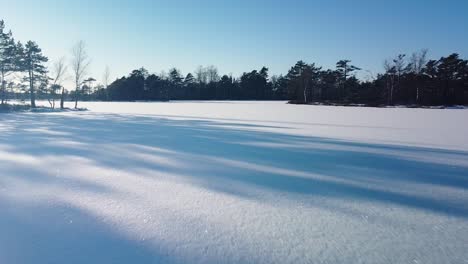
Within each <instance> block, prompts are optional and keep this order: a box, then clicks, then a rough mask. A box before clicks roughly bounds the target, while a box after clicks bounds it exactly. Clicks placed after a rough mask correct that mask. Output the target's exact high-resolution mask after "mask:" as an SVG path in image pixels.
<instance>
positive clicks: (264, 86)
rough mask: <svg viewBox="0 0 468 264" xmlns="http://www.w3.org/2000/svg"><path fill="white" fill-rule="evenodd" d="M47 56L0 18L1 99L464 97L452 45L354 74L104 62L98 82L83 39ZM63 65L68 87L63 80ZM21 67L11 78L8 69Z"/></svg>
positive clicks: (389, 101)
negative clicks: (114, 71)
mask: <svg viewBox="0 0 468 264" xmlns="http://www.w3.org/2000/svg"><path fill="white" fill-rule="evenodd" d="M47 60H48V59H47V57H45V56H44V55H43V54H42V51H41V49H40V48H39V47H38V45H37V44H36V43H35V42H33V41H28V42H27V43H26V44H25V45H23V44H21V42H15V41H14V39H13V37H12V33H11V31H8V32H7V31H6V30H5V26H4V22H3V21H1V22H0V74H1V76H0V77H1V79H0V80H1V82H2V83H1V84H2V86H1V100H2V104H3V103H4V102H6V100H7V97H8V96H7V95H10V97H12V96H15V97H23V98H24V97H28V98H29V99H30V101H31V106H32V107H34V106H35V99H36V98H41V99H47V100H49V102H50V104H51V107H55V100H60V107H62V108H63V107H64V101H65V100H73V101H74V102H75V108H76V107H77V106H78V100H100V101H136V100H148V101H155V100H157V101H168V100H289V101H290V102H291V103H300V104H309V103H323V104H360V105H369V106H383V105H395V104H404V105H456V104H459V105H468V61H467V60H465V59H463V58H461V57H460V56H459V54H456V53H453V54H450V55H448V56H446V57H442V58H440V59H437V60H433V59H428V51H427V50H421V51H418V52H415V53H413V54H411V56H406V55H405V54H399V55H397V56H395V58H392V59H388V60H385V62H384V63H383V69H384V71H383V73H380V74H377V75H376V76H370V78H368V79H367V80H359V79H358V78H357V77H356V73H358V72H359V71H362V69H360V68H359V67H357V66H355V65H353V64H352V62H351V61H350V60H340V61H338V62H337V63H336V67H335V68H334V69H324V68H322V67H320V66H318V65H316V64H315V63H306V62H304V61H298V62H297V63H296V64H295V65H293V66H292V67H291V68H290V70H289V71H288V72H287V73H286V74H285V75H273V76H270V75H269V70H268V68H267V67H262V68H261V69H258V70H252V71H249V72H245V73H243V74H242V75H241V76H240V77H233V76H232V75H221V74H220V73H219V72H218V69H217V68H216V67H215V66H207V67H202V66H199V67H198V68H197V69H196V70H195V71H194V72H193V73H188V74H186V75H183V74H182V73H181V71H180V70H178V69H177V68H172V69H170V70H169V71H168V72H167V73H164V72H163V73H160V74H155V73H149V71H148V70H146V69H145V68H140V69H136V70H133V71H132V72H131V73H130V74H129V75H127V76H123V77H121V78H118V79H116V80H115V81H113V82H111V83H110V80H109V76H110V71H109V68H108V67H106V69H105V71H104V74H103V78H102V83H101V84H95V83H96V79H94V78H91V77H90V76H89V75H88V66H89V63H90V58H89V56H88V55H87V53H86V47H85V44H84V42H82V41H80V42H78V43H77V44H76V45H75V46H74V48H73V50H72V52H71V62H70V63H69V64H67V63H66V61H65V59H64V58H62V59H60V60H58V61H57V62H55V63H54V64H53V65H52V67H51V69H50V71H49V70H48V69H47V68H46V67H45V63H46V62H47ZM68 67H70V68H71V71H72V74H71V75H72V79H73V84H74V87H73V89H71V90H70V91H67V89H65V87H64V85H63V83H64V81H65V79H66V76H67V72H68ZM18 73H19V74H20V76H21V77H20V78H16V79H19V81H18V82H17V83H15V82H13V81H7V80H12V79H15V78H8V76H9V75H15V74H18Z"/></svg>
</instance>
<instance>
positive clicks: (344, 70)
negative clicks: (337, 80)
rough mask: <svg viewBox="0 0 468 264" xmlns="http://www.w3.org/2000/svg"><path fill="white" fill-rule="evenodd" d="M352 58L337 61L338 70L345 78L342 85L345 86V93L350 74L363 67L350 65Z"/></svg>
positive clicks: (344, 92)
mask: <svg viewBox="0 0 468 264" xmlns="http://www.w3.org/2000/svg"><path fill="white" fill-rule="evenodd" d="M350 62H351V61H350V60H340V61H338V62H337V63H336V70H337V72H338V73H339V74H340V75H341V78H342V79H343V83H342V87H343V91H342V92H343V94H346V81H347V80H348V76H350V75H351V73H352V72H354V71H360V70H361V69H360V68H358V67H356V66H354V65H350Z"/></svg>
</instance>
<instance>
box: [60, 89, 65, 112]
mask: <svg viewBox="0 0 468 264" xmlns="http://www.w3.org/2000/svg"><path fill="white" fill-rule="evenodd" d="M64 101H65V88H64V87H62V95H61V96H60V109H63V108H64Z"/></svg>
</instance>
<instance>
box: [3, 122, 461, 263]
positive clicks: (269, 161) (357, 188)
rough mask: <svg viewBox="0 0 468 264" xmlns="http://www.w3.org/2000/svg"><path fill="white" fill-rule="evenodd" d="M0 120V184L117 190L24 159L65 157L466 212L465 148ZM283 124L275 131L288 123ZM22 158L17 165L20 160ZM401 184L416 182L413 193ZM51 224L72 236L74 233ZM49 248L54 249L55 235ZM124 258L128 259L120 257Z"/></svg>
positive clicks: (226, 129) (254, 190)
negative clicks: (451, 194)
mask: <svg viewBox="0 0 468 264" xmlns="http://www.w3.org/2000/svg"><path fill="white" fill-rule="evenodd" d="M0 122H1V124H2V125H3V126H4V129H3V130H2V131H1V137H0V150H2V149H3V151H4V152H5V151H6V152H7V154H10V155H17V157H18V158H17V159H16V160H8V159H7V158H6V156H5V155H0V165H2V166H3V167H2V168H3V170H2V171H1V172H0V174H4V175H6V176H8V177H4V178H3V179H2V178H1V177H0V189H1V188H2V184H3V185H6V181H7V180H8V179H11V177H16V178H18V179H21V180H22V181H29V182H34V183H40V184H52V183H53V184H62V185H63V188H66V186H70V185H73V186H75V187H76V188H77V189H78V190H82V191H86V192H95V193H100V192H113V191H114V190H112V189H109V188H108V187H107V186H103V185H100V184H99V183H97V182H94V183H93V182H89V181H85V180H83V182H81V181H78V180H76V179H73V180H72V179H65V180H61V181H58V183H57V179H56V178H54V176H53V173H49V174H47V173H42V174H41V173H40V171H39V172H38V171H36V170H38V168H39V167H40V166H35V165H34V164H33V163H28V162H29V160H28V159H30V158H31V159H33V160H34V158H38V159H39V160H40V159H41V158H48V159H52V160H56V161H57V163H60V160H61V159H62V158H64V157H68V158H70V157H71V158H77V159H85V160H87V161H89V162H90V163H92V164H94V165H95V166H97V167H102V168H109V169H112V170H115V171H132V172H135V173H141V175H144V176H145V177H148V178H150V179H151V178H153V179H154V180H157V177H156V176H155V175H156V174H157V173H160V172H164V173H167V174H168V175H174V177H177V178H178V179H183V180H184V181H185V182H186V183H187V184H193V185H197V186H200V187H203V188H206V189H209V190H212V191H216V192H222V193H226V194H229V195H235V196H238V197H241V198H242V197H245V198H249V199H258V200H259V201H261V202H271V203H273V202H275V201H277V200H269V198H268V197H269V196H264V195H263V196H262V195H259V193H273V194H274V193H280V194H286V195H290V197H301V199H305V200H307V199H313V198H314V197H317V198H320V197H330V198H334V199H345V200H352V201H357V202H377V203H382V204H386V205H389V206H393V205H394V206H402V207H406V208H411V209H413V210H422V211H427V212H431V213H436V214H443V215H447V216H454V217H462V218H468V206H467V204H468V203H467V202H468V200H467V191H468V190H467V189H468V173H467V171H468V162H467V161H468V152H463V151H456V150H444V149H431V148H420V147H406V146H392V145H383V144H369V143H360V142H348V141H342V140H333V139H327V138H316V137H305V136H293V135H288V134H282V133H274V132H267V131H264V129H271V128H273V127H268V126H265V127H262V126H257V125H252V124H245V123H243V122H241V120H236V121H232V120H231V121H230V122H228V121H227V120H225V121H222V120H221V121H216V120H201V119H190V120H174V119H170V118H167V117H158V116H131V115H129V116H125V115H116V114H92V113H80V114H70V115H56V114H11V115H10V114H6V115H3V116H2V117H1V120H0ZM282 125H284V126H282ZM282 125H279V126H278V127H281V128H284V127H287V124H282ZM21 159H24V160H23V161H22V162H23V163H22V164H19V165H18V162H21ZM18 166H22V167H21V168H18ZM13 173H14V175H13ZM64 173H66V172H64ZM31 174H33V175H36V174H37V175H41V176H38V177H33V176H31ZM44 175H46V176H44ZM47 175H50V176H47ZM2 181H3V183H2ZM408 186H416V187H417V191H412V190H411V188H408ZM432 187H434V188H446V189H447V190H448V191H452V190H454V191H457V192H458V193H462V196H461V197H462V199H463V200H462V201H459V200H458V201H454V200H453V199H448V198H446V197H445V196H442V195H438V194H437V193H432V192H431V188H432ZM424 190H427V192H424ZM1 202H2V199H1V196H0V207H4V206H6V205H4V204H2V203H1ZM25 206H27V205H25ZM28 210H29V209H28ZM36 210H37V211H33V212H31V213H32V214H36V212H37V214H38V215H41V216H44V214H41V213H40V211H41V210H42V209H40V208H39V209H36ZM67 210H68V211H70V212H71V213H76V214H80V213H77V212H75V211H74V210H79V209H70V208H68V209H67ZM2 217H3V216H2ZM47 217H53V216H46V218H47ZM89 217H92V216H89ZM85 218H86V217H85ZM23 220H24V219H21V214H20V215H19V216H18V215H16V214H14V213H11V214H6V217H5V218H2V220H0V221H3V222H5V221H7V222H8V221H12V222H16V221H20V222H21V221H23ZM41 221H43V223H47V222H50V221H52V222H53V221H54V220H53V219H41ZM86 221H88V220H86ZM43 223H34V222H27V223H24V224H23V225H22V226H24V227H25V228H26V230H28V229H29V230H30V232H34V230H35V229H36V228H44V227H43V226H42V225H43ZM96 225H98V224H96ZM1 226H3V225H1V224H0V227H1ZM58 228H63V232H65V234H69V235H70V236H74V235H77V234H76V233H74V232H76V231H77V230H76V229H75V230H69V229H67V228H66V227H65V226H63V227H60V226H59V227H58ZM98 229H99V228H97V227H96V230H98ZM25 232H26V231H25ZM51 232H52V233H54V232H62V231H59V230H58V229H54V230H51ZM67 232H69V233H67ZM93 232H94V231H92V230H88V231H86V232H84V233H80V234H79V236H84V238H85V239H84V241H93V240H95V241H97V242H93V243H96V244H95V245H96V247H93V246H92V245H79V246H85V249H86V250H89V251H90V252H91V251H92V250H95V248H97V247H99V248H101V245H100V244H99V243H101V242H102V243H104V242H105V241H106V239H109V241H114V239H113V237H112V236H116V234H114V232H112V231H110V230H109V231H102V232H104V233H102V234H100V235H102V236H103V237H102V238H101V240H99V238H97V237H96V235H95V234H94V233H93ZM96 232H97V231H96ZM106 232H107V233H106ZM25 234H26V233H25ZM10 235H12V236H14V234H10ZM53 238H54V237H53ZM96 239H97V240H96ZM13 241H14V240H13ZM0 242H2V240H1V239H0ZM70 243H72V242H70ZM55 244H56V246H57V247H59V246H60V241H55ZM53 246H54V245H52V247H53ZM133 246H135V243H131V242H125V240H123V241H122V242H118V243H117V244H111V246H110V247H109V248H106V249H109V252H110V251H112V252H114V251H115V252H119V249H120V248H121V247H133ZM50 249H52V248H50ZM145 250H146V249H145V248H144V247H143V246H142V247H139V246H138V247H137V248H136V249H135V251H134V252H136V253H135V254H143V255H144V256H146V257H148V256H149V259H147V260H148V261H152V260H154V259H157V258H164V257H167V256H165V255H164V254H163V255H162V256H159V255H158V254H157V253H155V252H145ZM89 254H92V252H91V253H89ZM7 256H8V255H7ZM26 257H27V256H26ZM126 257H128V258H126ZM130 257H133V256H124V257H123V259H131V258H130ZM140 259H141V258H140ZM0 260H1V259H0ZM143 260H144V258H143ZM104 262H107V261H106V260H103V261H102V263H104ZM130 262H131V261H130ZM143 262H145V261H143ZM143 262H142V263H143Z"/></svg>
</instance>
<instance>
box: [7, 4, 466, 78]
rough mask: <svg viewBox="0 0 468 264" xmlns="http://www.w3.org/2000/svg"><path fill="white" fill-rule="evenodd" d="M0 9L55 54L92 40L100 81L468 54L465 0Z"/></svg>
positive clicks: (376, 66)
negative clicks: (203, 69)
mask: <svg viewBox="0 0 468 264" xmlns="http://www.w3.org/2000/svg"><path fill="white" fill-rule="evenodd" d="M0 18H1V19H4V20H5V22H6V24H7V28H11V29H12V30H13V33H14V36H15V37H16V38H17V39H18V40H21V41H27V40H29V39H32V40H35V41H37V42H38V44H39V45H40V46H41V47H42V48H43V51H44V53H45V54H46V55H47V56H49V58H50V59H51V60H52V61H53V60H56V59H57V58H59V57H61V56H64V55H65V56H68V57H70V56H69V54H70V50H71V47H72V46H73V44H74V43H75V42H77V41H78V40H84V41H86V43H87V45H88V53H89V54H90V56H91V57H92V65H91V70H92V74H91V75H92V76H93V77H95V78H96V79H98V80H100V79H101V77H102V73H103V71H104V68H105V65H109V66H110V69H111V72H112V77H113V78H115V77H120V76H123V75H126V74H128V73H129V72H130V71H131V70H132V69H135V68H139V67H141V66H144V67H146V68H147V69H148V70H149V71H150V72H156V73H158V72H160V71H162V70H167V69H169V68H170V67H173V66H175V67H177V68H179V69H181V70H182V72H183V74H186V73H187V72H189V71H190V72H192V71H193V70H194V69H195V68H196V67H197V66H198V65H216V66H217V67H218V68H219V70H220V72H221V73H232V74H234V75H235V76H237V75H240V74H241V73H242V72H244V71H249V70H252V69H258V68H260V67H261V66H263V65H265V66H267V67H269V68H270V72H271V73H272V74H279V73H286V72H287V70H288V69H289V67H290V66H292V65H293V64H294V63H295V62H296V61H297V60H300V59H302V60H305V61H307V62H316V63H317V64H319V65H322V66H324V67H334V65H335V63H336V61H338V60H339V59H343V58H347V59H350V60H352V61H353V63H354V64H355V65H357V66H359V67H361V68H363V69H365V70H370V71H372V72H379V71H381V70H382V63H383V60H384V59H385V58H389V57H392V56H394V55H396V54H398V53H406V54H409V53H411V52H413V51H416V50H419V49H421V48H428V49H429V50H430V56H431V57H434V58H439V57H440V56H442V55H448V54H449V53H452V52H458V53H460V54H461V55H462V57H465V58H466V57H467V56H468V1H467V0H444V1H441V0H426V1H423V0H407V1H403V0H393V1H387V0H385V1H384V0H361V1H360V0H356V1H350V0H317V1H315V0H289V1H286V0H270V1H268V0H235V1H214V0H198V1H195V0H166V1H158V0H153V1H151V0H133V1H131V0H100V1H98V0H95V1H90V0H81V1H54V0H41V1H37V0H8V1H7V0H0ZM363 77H364V76H363Z"/></svg>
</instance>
